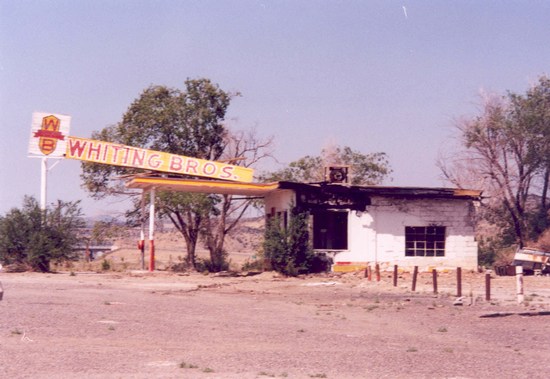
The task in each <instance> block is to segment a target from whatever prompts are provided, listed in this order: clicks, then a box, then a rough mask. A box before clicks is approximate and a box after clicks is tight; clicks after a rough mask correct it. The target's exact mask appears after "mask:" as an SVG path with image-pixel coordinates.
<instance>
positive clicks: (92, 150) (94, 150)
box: [88, 142, 101, 161]
mask: <svg viewBox="0 0 550 379" xmlns="http://www.w3.org/2000/svg"><path fill="white" fill-rule="evenodd" d="M100 152H101V143H98V144H97V147H94V144H93V143H92V142H90V147H89V148H88V160H92V158H91V157H92V154H93V153H95V160H96V161H98V160H99V153H100Z"/></svg>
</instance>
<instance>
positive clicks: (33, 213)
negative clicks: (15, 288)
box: [0, 196, 84, 272]
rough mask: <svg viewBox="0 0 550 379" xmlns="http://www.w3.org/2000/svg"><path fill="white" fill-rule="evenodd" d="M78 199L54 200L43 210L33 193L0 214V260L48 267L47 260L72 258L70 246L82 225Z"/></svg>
mask: <svg viewBox="0 0 550 379" xmlns="http://www.w3.org/2000/svg"><path fill="white" fill-rule="evenodd" d="M83 225H84V222H83V220H82V217H81V210H80V208H79V206H78V202H68V203H66V202H62V201H58V202H57V204H55V206H53V207H50V208H48V209H47V210H45V211H43V210H42V209H40V206H39V205H38V202H37V201H36V199H34V198H33V197H28V196H27V197H25V199H24V201H23V207H22V208H21V209H15V208H14V209H12V210H11V211H10V212H8V213H7V214H6V215H5V216H3V217H0V261H1V262H2V263H4V264H19V265H21V264H23V265H29V266H30V267H31V268H32V269H33V270H36V271H41V272H47V271H50V262H52V261H53V262H63V261H67V260H72V259H75V258H76V255H75V253H74V249H73V247H74V246H75V245H76V243H77V241H78V231H79V230H80V229H81V228H82V227H83Z"/></svg>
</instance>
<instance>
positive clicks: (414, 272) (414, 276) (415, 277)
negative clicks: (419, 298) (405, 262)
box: [411, 266, 418, 292]
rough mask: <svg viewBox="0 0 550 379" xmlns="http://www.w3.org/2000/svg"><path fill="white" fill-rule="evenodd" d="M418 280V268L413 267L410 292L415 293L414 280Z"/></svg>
mask: <svg viewBox="0 0 550 379" xmlns="http://www.w3.org/2000/svg"><path fill="white" fill-rule="evenodd" d="M417 278H418V266H414V270H413V282H412V288H411V290H412V291H413V292H414V291H416V279H417Z"/></svg>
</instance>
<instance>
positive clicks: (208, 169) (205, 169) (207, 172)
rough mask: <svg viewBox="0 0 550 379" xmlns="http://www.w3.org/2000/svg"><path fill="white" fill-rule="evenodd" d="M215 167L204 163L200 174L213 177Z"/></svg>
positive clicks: (212, 164)
mask: <svg viewBox="0 0 550 379" xmlns="http://www.w3.org/2000/svg"><path fill="white" fill-rule="evenodd" d="M216 169H217V167H216V165H215V164H214V163H210V162H208V163H206V164H205V165H204V167H203V168H202V172H203V173H204V174H205V175H214V174H215V173H216Z"/></svg>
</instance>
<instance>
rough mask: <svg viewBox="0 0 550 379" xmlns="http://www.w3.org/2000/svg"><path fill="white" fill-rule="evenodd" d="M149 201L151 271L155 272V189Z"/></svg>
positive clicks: (151, 192) (152, 190)
mask: <svg viewBox="0 0 550 379" xmlns="http://www.w3.org/2000/svg"><path fill="white" fill-rule="evenodd" d="M150 197H151V198H150V199H149V271H155V189H154V188H152V189H151V191H150Z"/></svg>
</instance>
